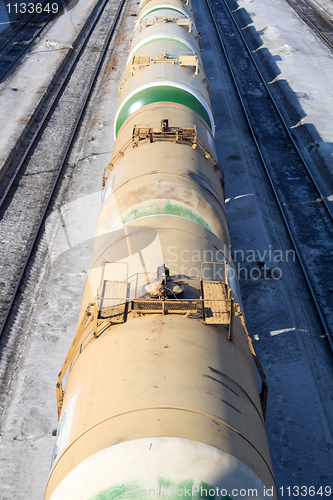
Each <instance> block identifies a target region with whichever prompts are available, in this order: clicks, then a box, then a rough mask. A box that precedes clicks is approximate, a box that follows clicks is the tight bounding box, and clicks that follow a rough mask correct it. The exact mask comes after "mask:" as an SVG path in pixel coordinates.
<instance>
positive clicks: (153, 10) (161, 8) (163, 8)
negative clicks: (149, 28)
mask: <svg viewBox="0 0 333 500" xmlns="http://www.w3.org/2000/svg"><path fill="white" fill-rule="evenodd" d="M157 10H174V11H175V12H179V14H182V15H183V16H185V13H184V12H182V11H181V10H178V9H175V8H173V7H167V6H165V7H156V9H152V10H150V11H149V12H147V13H146V14H145V15H144V16H142V18H141V19H143V18H144V17H146V16H148V15H149V14H151V13H152V12H156V11H157Z"/></svg>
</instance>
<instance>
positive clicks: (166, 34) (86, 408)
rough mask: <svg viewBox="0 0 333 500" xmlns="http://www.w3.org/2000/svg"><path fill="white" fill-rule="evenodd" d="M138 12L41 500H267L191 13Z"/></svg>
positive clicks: (260, 413)
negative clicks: (172, 499) (164, 499)
mask: <svg viewBox="0 0 333 500" xmlns="http://www.w3.org/2000/svg"><path fill="white" fill-rule="evenodd" d="M138 9H139V10H138V17H137V21H136V24H135V28H134V31H133V33H132V35H131V39H130V54H129V58H128V61H127V66H126V70H125V73H124V76H123V78H122V80H121V82H120V87H119V106H118V111H117V114H116V117H115V136H116V142H115V146H114V152H113V156H112V158H111V161H110V163H109V164H108V165H107V167H106V169H105V174H104V178H103V200H102V207H101V211H100V214H99V218H98V223H97V228H96V234H95V239H94V257H93V260H92V263H91V266H90V269H89V272H88V277H87V281H86V285H85V290H84V297H83V302H82V308H81V314H80V317H79V322H78V329H77V333H76V335H75V338H74V340H73V344H72V346H71V348H70V350H69V353H68V356H67V358H66V360H65V363H64V365H63V367H62V369H61V372H60V373H59V379H58V383H57V401H58V415H59V419H60V420H59V429H58V434H57V438H56V444H55V449H54V454H53V459H52V465H51V472H50V477H49V481H48V484H47V488H46V493H45V500H48V499H51V500H107V499H117V498H120V497H121V498H131V499H132V498H134V497H135V498H147V497H148V496H149V497H157V496H184V497H191V498H195V499H200V498H216V499H217V498H219V497H221V498H236V497H242V498H252V497H256V498H267V497H274V498H275V499H277V493H276V488H275V483H274V477H273V472H272V464H271V460H270V454H269V449H268V443H267V437H266V432H265V426H264V417H265V408H266V397H267V384H266V380H265V376H264V374H263V371H262V369H261V366H260V363H259V361H258V359H257V356H256V353H255V351H254V349H253V345H252V342H251V339H250V337H249V335H248V332H247V329H246V324H245V321H244V316H243V311H242V305H241V299H240V294H239V289H238V284H237V277H236V275H235V270H234V264H233V262H232V260H231V258H230V257H229V253H228V249H229V245H230V242H229V232H228V225H227V219H226V213H225V207H224V185H223V174H222V169H221V167H220V166H219V164H218V162H217V155H216V147H215V142H214V134H215V124H214V117H213V113H212V109H211V104H210V96H209V93H210V89H209V84H208V80H207V77H206V76H205V72H204V68H203V63H202V58H201V54H200V36H199V33H198V32H197V29H196V25H195V11H194V7H193V6H192V4H191V2H190V0H141V3H140V5H139V8H138ZM253 359H254V361H255V362H256V364H257V367H258V370H259V374H260V375H261V378H262V386H261V393H260V394H259V391H258V382H257V378H256V374H255V369H254V363H253ZM67 370H68V375H67V381H66V387H65V390H64V387H63V378H64V376H65V373H66V372H67ZM64 385H65V384H64Z"/></svg>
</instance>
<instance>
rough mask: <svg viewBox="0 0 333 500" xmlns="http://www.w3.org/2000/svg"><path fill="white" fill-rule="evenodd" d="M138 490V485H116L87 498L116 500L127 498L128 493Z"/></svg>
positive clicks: (91, 499) (128, 496)
mask: <svg viewBox="0 0 333 500" xmlns="http://www.w3.org/2000/svg"><path fill="white" fill-rule="evenodd" d="M136 488H138V483H128V484H121V485H120V484H116V485H115V486H112V487H111V488H108V489H107V490H103V491H100V492H99V493H97V495H95V496H93V497H91V498H89V500H117V499H118V498H128V499H130V498H131V496H130V495H128V492H129V491H132V490H135V489H136Z"/></svg>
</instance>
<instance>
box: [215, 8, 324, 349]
mask: <svg viewBox="0 0 333 500" xmlns="http://www.w3.org/2000/svg"><path fill="white" fill-rule="evenodd" d="M206 1H207V5H208V8H209V10H210V13H211V16H212V19H213V22H214V24H215V28H216V30H217V34H218V37H219V40H220V43H221V47H222V49H223V52H224V55H225V57H226V60H227V63H228V65H229V69H230V72H231V75H232V78H233V81H234V84H235V86H236V89H237V93H238V96H239V98H240V102H241V105H242V107H243V110H244V113H245V116H246V119H247V121H248V125H249V128H250V131H251V133H252V137H253V139H254V142H255V144H256V147H257V150H258V153H259V155H260V158H261V160H262V164H263V166H264V169H265V172H266V174H267V177H268V180H269V183H270V185H271V188H272V190H273V193H274V196H275V199H276V202H277V204H278V206H279V209H280V212H281V215H282V218H283V220H284V223H285V226H286V229H287V231H288V234H289V237H290V240H291V242H292V244H293V246H294V249H295V252H296V255H297V257H298V261H299V263H300V266H301V269H302V271H303V275H304V278H305V280H306V283H307V285H308V288H309V291H310V293H311V295H312V298H313V301H314V304H315V306H316V309H317V312H318V315H319V318H320V321H321V323H322V326H323V329H324V332H325V335H326V336H327V339H328V341H329V344H330V347H331V349H332V350H333V293H331V291H330V289H329V287H330V286H332V285H331V284H332V283H333V265H332V264H333V253H332V240H333V216H332V212H331V208H330V206H329V203H328V201H327V200H326V198H325V196H324V195H322V193H321V191H320V188H319V187H318V185H317V184H316V182H315V180H314V178H313V176H312V174H311V171H310V170H309V168H308V166H307V164H306V162H305V160H304V159H303V157H302V155H301V153H300V151H299V150H298V148H297V145H296V143H295V142H294V140H293V137H292V136H291V133H290V131H289V128H288V126H287V124H286V123H285V121H284V119H283V117H282V115H281V113H280V111H279V110H278V108H277V106H276V104H275V101H274V99H273V96H272V94H271V92H270V90H269V87H268V85H267V83H266V82H265V80H264V78H263V76H262V74H261V72H260V69H259V67H258V66H257V64H256V62H255V60H254V58H253V55H252V53H251V51H250V49H249V48H248V46H247V44H246V41H245V39H244V37H243V34H242V32H241V29H240V27H239V26H238V24H237V21H236V19H235V16H234V14H233V13H232V8H231V6H230V5H233V10H236V4H234V3H233V2H228V1H227V0H215V1H214V3H213V2H212V1H211V0H206Z"/></svg>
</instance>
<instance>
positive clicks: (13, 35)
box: [0, 0, 68, 52]
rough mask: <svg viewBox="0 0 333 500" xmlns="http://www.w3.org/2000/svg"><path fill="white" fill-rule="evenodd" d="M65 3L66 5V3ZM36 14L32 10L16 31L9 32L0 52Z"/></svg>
mask: <svg viewBox="0 0 333 500" xmlns="http://www.w3.org/2000/svg"><path fill="white" fill-rule="evenodd" d="M48 2H49V0H44V2H43V3H42V7H44V5H45V4H46V3H48ZM67 3H68V2H67ZM66 5H67V4H66ZM66 5H65V6H64V7H66ZM64 7H63V8H64ZM61 10H62V9H61ZM61 10H60V11H58V12H56V14H55V15H58V14H59V12H61ZM36 14H38V13H37V12H33V13H32V14H31V15H30V16H28V17H27V18H26V19H25V20H24V21H23V22H22V23H21V24H20V25H19V27H18V28H17V30H16V31H14V33H12V34H11V36H10V37H8V38H7V39H6V41H5V42H4V43H3V44H2V45H1V46H0V52H1V51H2V50H3V49H4V48H5V47H6V45H8V43H9V42H10V41H11V40H12V39H13V38H14V37H15V36H16V35H17V34H18V33H19V32H20V31H22V29H23V28H24V26H26V25H27V24H28V23H29V21H31V19H32V18H33V17H34V16H36ZM38 15H40V14H38Z"/></svg>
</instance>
